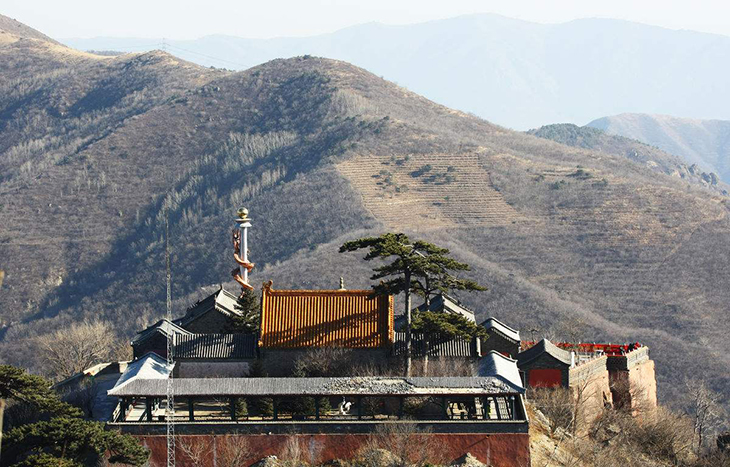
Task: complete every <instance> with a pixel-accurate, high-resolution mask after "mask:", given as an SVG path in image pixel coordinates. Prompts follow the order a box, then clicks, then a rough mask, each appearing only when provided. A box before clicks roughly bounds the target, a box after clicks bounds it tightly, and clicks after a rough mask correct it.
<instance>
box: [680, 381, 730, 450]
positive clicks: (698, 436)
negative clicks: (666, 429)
mask: <svg viewBox="0 0 730 467" xmlns="http://www.w3.org/2000/svg"><path fill="white" fill-rule="evenodd" d="M685 387H686V388H687V397H688V398H689V411H690V414H691V415H692V420H693V425H694V434H695V440H694V442H693V447H694V448H695V452H697V453H698V454H699V453H700V452H701V451H702V448H703V445H704V441H705V435H706V433H707V431H710V430H712V429H714V428H717V427H718V425H719V423H720V422H721V416H722V408H721V406H720V404H719V402H720V395H719V394H717V393H716V392H714V391H713V390H712V389H710V388H709V387H707V384H706V383H705V382H704V381H702V380H698V379H687V380H686V381H685Z"/></svg>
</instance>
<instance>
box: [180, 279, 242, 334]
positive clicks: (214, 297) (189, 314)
mask: <svg viewBox="0 0 730 467" xmlns="http://www.w3.org/2000/svg"><path fill="white" fill-rule="evenodd" d="M237 301H238V298H237V297H236V295H234V294H232V293H231V292H229V291H227V290H225V289H224V288H222V287H221V288H220V289H218V290H217V291H216V292H214V293H212V294H210V295H208V296H207V297H205V298H204V299H202V300H200V301H199V302H197V303H196V304H195V305H193V306H191V307H190V308H188V310H187V311H186V312H185V316H183V317H182V318H178V319H176V320H175V323H176V324H178V325H180V326H183V327H185V326H187V325H188V324H190V323H192V322H193V321H195V320H196V319H198V318H200V317H201V316H203V315H204V314H206V313H208V312H209V311H212V310H218V311H220V312H222V313H224V314H226V315H232V314H238V312H237V311H236V302H237Z"/></svg>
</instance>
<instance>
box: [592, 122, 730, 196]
mask: <svg viewBox="0 0 730 467" xmlns="http://www.w3.org/2000/svg"><path fill="white" fill-rule="evenodd" d="M587 126H590V127H594V128H599V129H601V130H603V131H605V132H606V133H610V134H613V135H621V136H626V137H628V138H634V139H636V140H639V141H642V142H644V143H647V144H651V145H653V146H656V147H659V148H661V149H663V150H665V151H667V152H669V153H671V154H676V155H677V156H680V157H682V158H683V159H684V160H685V161H686V162H687V163H688V164H690V165H691V164H698V165H699V166H700V167H706V168H708V169H710V170H711V171H712V172H715V173H716V174H717V175H718V176H719V178H720V179H722V180H723V181H724V182H725V183H730V120H696V119H690V118H678V117H670V116H668V115H648V114H621V115H615V116H612V117H603V118H599V119H597V120H593V121H592V122H590V123H589V124H588V125H587Z"/></svg>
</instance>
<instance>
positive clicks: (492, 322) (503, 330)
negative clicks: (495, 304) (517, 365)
mask: <svg viewBox="0 0 730 467" xmlns="http://www.w3.org/2000/svg"><path fill="white" fill-rule="evenodd" d="M482 326H484V328H486V329H487V330H490V329H492V330H495V331H497V332H499V333H500V334H502V335H503V336H505V337H506V338H508V339H511V340H513V341H515V342H517V343H519V342H520V331H518V330H516V329H513V328H511V327H509V326H507V325H506V324H504V323H503V322H501V321H500V320H498V319H497V318H494V317H492V318H488V319H486V320H485V321H484V322H483V323H482Z"/></svg>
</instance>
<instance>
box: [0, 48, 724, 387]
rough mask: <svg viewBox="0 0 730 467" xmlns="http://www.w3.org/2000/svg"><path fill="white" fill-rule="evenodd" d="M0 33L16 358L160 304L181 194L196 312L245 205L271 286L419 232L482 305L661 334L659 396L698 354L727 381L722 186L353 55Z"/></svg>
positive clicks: (646, 337)
mask: <svg viewBox="0 0 730 467" xmlns="http://www.w3.org/2000/svg"><path fill="white" fill-rule="evenodd" d="M1 37H5V39H7V40H4V42H2V44H0V82H1V83H3V84H2V88H1V90H0V144H2V147H0V164H2V179H0V226H2V227H0V269H2V270H3V271H5V280H4V282H3V284H2V289H0V310H2V320H3V323H4V326H5V332H4V334H3V335H2V342H1V343H0V351H1V352H2V359H3V360H5V361H9V362H13V363H21V364H24V365H26V366H29V367H36V365H37V364H38V362H37V361H36V360H35V358H36V354H35V353H34V352H32V351H31V350H32V349H33V348H34V345H35V344H34V343H35V340H34V339H35V337H36V336H38V335H40V334H43V333H47V332H49V331H50V330H53V329H57V328H61V327H63V326H66V325H68V324H69V323H71V322H73V321H79V320H82V319H84V318H88V319H102V320H106V321H109V322H111V323H113V326H114V329H115V330H116V332H118V333H119V334H120V335H122V336H126V337H129V336H131V335H132V334H133V333H134V332H135V331H136V330H138V329H139V328H140V327H142V326H144V325H146V324H149V323H150V322H153V321H155V320H157V319H159V317H160V316H162V314H163V313H164V297H165V292H164V291H165V289H164V263H165V262H164V254H163V244H164V242H163V232H164V207H165V205H167V206H169V210H170V221H171V237H172V247H173V251H172V263H173V280H174V284H173V290H174V294H175V303H174V305H175V309H176V314H181V313H182V312H183V311H184V307H185V306H187V305H189V304H191V301H192V302H194V300H195V299H198V298H201V297H202V296H204V294H205V290H201V288H204V287H210V286H215V285H216V284H218V283H220V282H227V281H229V279H230V275H229V274H230V273H229V271H230V269H231V268H232V267H233V264H232V258H231V254H230V253H231V251H230V249H231V247H230V243H229V241H230V239H229V235H230V232H229V229H230V227H231V225H232V216H233V214H234V212H235V209H236V208H237V207H238V206H240V205H245V206H247V207H248V208H249V209H250V211H251V215H252V218H253V228H252V231H251V243H250V244H251V251H252V258H253V261H254V262H255V263H256V264H257V267H256V269H255V270H254V273H253V280H254V281H255V282H259V281H260V282H263V281H264V280H268V279H273V280H274V281H275V284H276V286H278V287H293V288H296V287H335V286H336V284H337V280H338V278H339V277H340V276H343V277H344V278H345V281H346V285H347V286H348V287H356V286H366V285H367V284H369V280H368V276H369V273H368V268H369V267H370V266H372V265H370V264H365V263H364V262H363V261H362V260H361V258H360V257H359V256H357V255H354V254H340V253H338V252H337V250H338V247H339V245H340V244H341V243H342V242H343V241H345V240H348V239H352V238H354V237H356V236H359V235H363V234H368V233H380V232H383V231H386V230H403V231H406V232H407V233H409V234H411V235H413V236H415V237H422V238H424V239H427V240H431V241H434V242H436V243H438V244H441V245H444V246H447V247H449V248H451V249H452V251H453V253H454V255H455V256H456V257H457V258H458V259H460V260H463V261H466V262H468V263H469V264H471V265H472V266H473V267H474V271H473V272H472V277H473V278H474V279H477V280H478V281H479V282H480V283H483V284H485V285H487V286H488V287H489V291H488V292H485V293H481V294H473V295H468V296H467V295H465V296H464V297H462V298H464V300H465V301H466V303H467V304H468V305H469V306H471V307H473V308H474V309H476V310H477V311H478V314H479V317H480V318H485V317H487V316H489V315H494V316H497V317H498V318H500V319H503V320H505V321H506V322H508V323H510V324H512V325H514V326H516V327H521V328H522V329H526V330H527V329H531V328H533V327H535V328H537V329H539V332H540V333H542V334H546V335H550V336H553V337H556V336H558V335H561V333H562V335H563V336H566V334H565V332H566V331H565V330H566V329H572V332H577V333H578V334H577V335H584V336H585V338H586V339H590V340H593V339H596V340H598V339H606V340H611V341H614V342H616V341H636V340H638V341H642V342H645V343H647V344H648V345H650V346H651V347H652V349H653V352H654V353H653V357H654V358H655V359H656V360H657V362H658V371H659V376H660V387H661V390H662V395H663V396H664V397H676V395H677V392H676V391H677V390H678V389H679V388H680V387H681V385H682V376H683V375H687V374H690V373H692V374H697V373H698V372H706V373H707V375H708V377H709V379H710V380H711V381H712V383H713V386H714V387H715V388H716V389H718V390H723V391H725V392H726V393H727V391H728V388H729V387H730V380H729V379H728V376H727V368H728V365H730V360H729V357H728V355H730V344H728V342H727V340H726V339H725V336H726V335H727V333H728V332H730V327H729V326H730V325H729V324H728V322H727V320H726V318H725V317H726V314H727V303H729V302H730V290H729V289H728V288H727V283H728V281H729V280H730V251H729V250H728V248H727V244H728V242H729V241H730V220H729V219H728V214H729V209H728V198H727V197H725V196H722V195H721V194H720V193H718V191H717V190H713V189H711V188H708V187H704V186H703V185H702V184H700V183H697V182H696V181H695V180H694V179H691V178H690V179H682V178H680V177H673V176H671V175H667V174H666V171H665V170H664V168H663V166H661V164H657V166H651V165H650V164H646V163H644V162H642V161H638V162H637V161H636V160H634V159H632V158H631V157H627V155H626V154H621V153H619V152H616V151H605V152H598V151H595V150H593V149H591V150H588V149H583V148H577V147H570V146H567V145H563V144H559V143H556V142H553V141H548V140H546V139H542V138H538V137H535V136H531V135H526V134H523V133H518V132H514V131H511V130H507V129H504V128H501V127H498V126H495V125H493V124H490V123H488V122H486V121H484V120H481V119H479V118H476V117H473V116H470V115H467V114H464V113H461V112H458V111H454V110H451V109H449V108H446V107H443V106H440V105H436V104H434V103H433V102H431V101H429V100H427V99H425V98H423V97H420V96H418V95H416V94H414V93H412V92H409V91H407V90H405V89H403V88H401V87H399V86H397V85H395V84H393V83H390V82H388V81H385V80H383V79H382V78H379V77H377V76H375V75H373V74H371V73H369V72H367V71H365V70H363V69H361V68H357V67H354V66H352V65H350V64H348V63H345V62H340V61H335V60H328V59H322V58H315V57H308V56H304V57H298V58H293V59H288V60H275V61H272V62H269V63H266V64H264V65H261V66H258V67H255V68H252V69H249V70H246V71H242V72H238V73H230V72H224V71H219V70H210V69H204V68H200V67H198V66H195V65H191V64H189V63H186V62H183V61H180V60H178V59H176V58H175V57H173V56H170V55H168V54H165V53H161V52H152V53H147V54H132V55H123V56H119V57H98V56H93V55H89V54H84V53H80V52H77V51H73V50H71V49H67V48H64V47H62V46H58V45H56V44H53V43H51V42H47V41H44V40H42V39H33V38H23V39H20V38H18V37H17V36H11V35H10V34H6V35H4V36H1ZM574 335H576V334H574ZM566 337H567V336H566ZM698 361H701V362H702V364H701V365H698V364H697V362H698Z"/></svg>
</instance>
